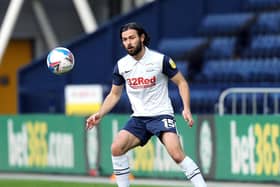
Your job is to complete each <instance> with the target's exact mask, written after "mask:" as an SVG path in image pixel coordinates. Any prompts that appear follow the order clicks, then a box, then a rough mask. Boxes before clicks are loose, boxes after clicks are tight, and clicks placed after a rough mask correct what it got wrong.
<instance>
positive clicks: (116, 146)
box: [111, 118, 151, 187]
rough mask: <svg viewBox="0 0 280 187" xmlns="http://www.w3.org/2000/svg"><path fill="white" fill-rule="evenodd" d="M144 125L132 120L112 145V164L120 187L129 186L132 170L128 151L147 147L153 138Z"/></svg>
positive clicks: (134, 119) (140, 121)
mask: <svg viewBox="0 0 280 187" xmlns="http://www.w3.org/2000/svg"><path fill="white" fill-rule="evenodd" d="M143 123H145V122H143V121H142V120H139V119H137V118H131V119H130V120H129V121H128V122H127V124H126V125H125V127H124V129H123V130H121V131H120V132H119V133H118V134H117V136H116V137H115V139H114V141H113V143H112V146H111V152H112V162H113V169H114V174H115V176H116V180H117V183H118V187H128V186H129V174H130V169H129V161H128V156H127V154H126V153H127V151H129V150H130V149H132V148H134V147H136V146H138V145H145V143H146V142H147V141H148V140H149V138H150V136H151V135H150V134H149V132H147V131H146V129H145V125H144V124H143Z"/></svg>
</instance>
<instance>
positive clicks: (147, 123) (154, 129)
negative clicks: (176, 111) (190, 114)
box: [123, 115, 177, 146]
mask: <svg viewBox="0 0 280 187" xmlns="http://www.w3.org/2000/svg"><path fill="white" fill-rule="evenodd" d="M123 129H125V130H127V131H129V132H130V133H132V134H133V135H134V136H136V137H137V138H139V139H140V141H141V146H144V145H145V144H146V143H147V142H148V141H149V139H150V138H151V137H152V136H153V135H156V136H157V137H158V138H159V139H160V140H161V135H162V132H174V133H176V134H177V129H176V120H175V118H174V117H173V116H170V115H160V116H155V117H132V118H130V120H129V121H128V122H127V123H126V125H125V126H124V127H123Z"/></svg>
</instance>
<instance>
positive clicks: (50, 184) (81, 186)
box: [0, 180, 175, 187]
mask: <svg viewBox="0 0 280 187" xmlns="http://www.w3.org/2000/svg"><path fill="white" fill-rule="evenodd" d="M19 186H20V187H116V186H117V185H116V184H104V183H78V182H60V181H44V180H0V187H19ZM148 186H149V187H151V186H152V187H160V186H155V185H136V184H135V185H131V187H148ZM170 187H172V186H170ZM173 187H175V186H173Z"/></svg>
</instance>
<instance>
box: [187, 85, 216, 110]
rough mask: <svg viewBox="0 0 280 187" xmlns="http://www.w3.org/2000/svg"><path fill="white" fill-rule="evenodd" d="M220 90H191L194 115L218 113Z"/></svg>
mask: <svg viewBox="0 0 280 187" xmlns="http://www.w3.org/2000/svg"><path fill="white" fill-rule="evenodd" d="M220 93H221V92H220V90H219V89H204V88H200V89H191V110H192V112H193V113H194V114H197V113H200V114H213V113H215V112H217V103H218V99H219V95H220Z"/></svg>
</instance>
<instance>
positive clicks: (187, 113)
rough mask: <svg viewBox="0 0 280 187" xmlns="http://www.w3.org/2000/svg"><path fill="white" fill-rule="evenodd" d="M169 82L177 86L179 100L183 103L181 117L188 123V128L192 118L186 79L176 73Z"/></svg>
mask: <svg viewBox="0 0 280 187" xmlns="http://www.w3.org/2000/svg"><path fill="white" fill-rule="evenodd" d="M171 80H172V81H173V82H174V83H175V84H176V85H177V86H178V89H179V93H180V96H181V99H182V101H183V106H184V110H183V112H182V115H183V117H184V119H185V120H186V121H187V122H188V123H189V125H190V126H192V125H193V118H192V114H191V109H190V89H189V85H188V83H187V81H186V79H185V78H184V77H183V75H182V74H181V73H180V72H178V73H176V74H175V75H174V76H173V77H172V78H171Z"/></svg>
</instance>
